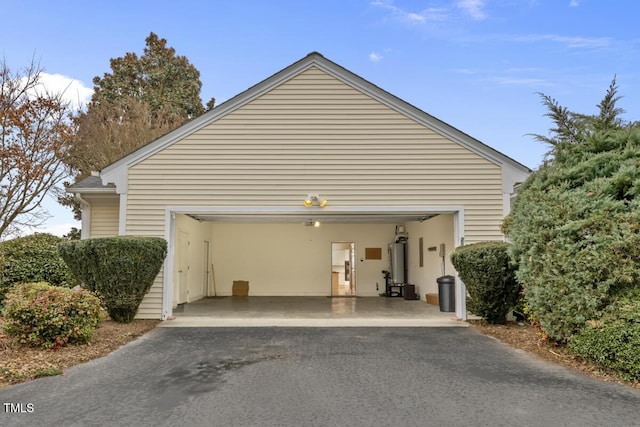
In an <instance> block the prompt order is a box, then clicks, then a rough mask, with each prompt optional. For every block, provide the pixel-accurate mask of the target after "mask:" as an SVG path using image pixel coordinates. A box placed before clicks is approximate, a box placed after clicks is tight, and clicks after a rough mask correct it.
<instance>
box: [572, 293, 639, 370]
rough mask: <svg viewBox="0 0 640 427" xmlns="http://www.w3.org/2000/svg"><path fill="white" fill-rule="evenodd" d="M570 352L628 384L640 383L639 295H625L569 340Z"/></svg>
mask: <svg viewBox="0 0 640 427" xmlns="http://www.w3.org/2000/svg"><path fill="white" fill-rule="evenodd" d="M567 347H568V349H569V350H570V351H572V352H573V353H575V354H577V355H579V356H581V357H583V358H585V359H587V360H590V361H591V362H594V363H596V364H598V365H600V366H603V367H605V368H609V369H613V370H615V371H616V372H617V373H618V374H619V375H620V376H621V377H622V378H624V379H626V380H629V381H639V380H640V351H638V349H640V292H638V290H634V291H630V292H627V293H626V294H625V295H622V296H621V297H619V298H618V299H617V300H616V301H615V302H614V303H613V304H611V305H610V306H608V307H607V308H606V309H605V310H604V313H603V315H602V317H600V318H598V319H597V320H591V321H589V322H588V323H587V326H586V327H585V328H584V329H582V330H581V331H580V332H578V333H577V334H576V335H574V336H573V337H571V339H570V340H569V342H568V344H567Z"/></svg>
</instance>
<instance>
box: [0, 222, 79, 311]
mask: <svg viewBox="0 0 640 427" xmlns="http://www.w3.org/2000/svg"><path fill="white" fill-rule="evenodd" d="M63 241H65V240H64V239H62V238H60V237H56V236H53V235H51V234H46V233H36V234H33V235H31V236H26V237H19V238H17V239H13V240H8V241H6V242H0V305H2V302H3V301H4V297H5V294H6V292H7V291H8V290H9V289H10V288H11V287H12V286H13V285H16V284H19V283H29V282H48V283H50V284H52V285H55V286H65V287H73V286H75V285H76V282H75V280H74V279H73V276H72V275H71V271H70V270H69V267H67V265H66V264H65V263H64V261H63V260H62V258H60V255H59V254H58V244H59V243H60V242H63Z"/></svg>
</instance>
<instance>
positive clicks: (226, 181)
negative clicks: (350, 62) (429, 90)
mask: <svg viewBox="0 0 640 427" xmlns="http://www.w3.org/2000/svg"><path fill="white" fill-rule="evenodd" d="M309 192H314V193H319V194H321V195H322V196H323V197H326V198H327V199H329V202H330V203H331V205H332V206H333V205H335V206H339V205H344V206H346V205H349V206H452V205H453V206H460V205H462V206H464V208H465V218H464V219H465V229H464V237H465V242H467V243H471V242H475V241H481V240H496V239H501V238H502V236H501V233H500V222H501V220H502V213H503V210H502V178H501V169H500V167H499V166H498V165H496V164H494V163H491V162H490V161H488V160H486V159H484V158H482V157H480V156H479V155H477V154H475V153H473V152H471V151H469V150H468V149H466V148H464V147H462V146H461V145H459V144H457V143H455V142H452V141H450V140H448V139H447V138H445V137H444V136H442V135H440V134H438V133H436V132H434V131H432V130H430V129H428V128H426V127H424V126H423V125H422V124H420V123H417V122H416V121H414V120H412V119H410V118H407V117H406V116H404V115H403V114H401V113H399V112H397V111H395V110H393V109H391V108H389V107H388V106H386V105H384V104H383V103H381V102H379V101H377V100H375V99H373V98H371V97H369V96H368V95H366V94H363V93H361V92H360V91H358V90H356V89H354V88H352V87H351V86H349V85H347V84H345V83H344V82H342V81H340V80H338V79H337V78H335V77H333V76H331V75H329V74H327V73H325V72H324V71H321V70H320V69H318V68H315V67H312V68H310V69H308V70H306V71H304V72H302V73H301V74H299V75H297V76H295V77H294V78H292V79H290V80H288V81H286V82H285V83H283V84H281V85H279V86H278V87H276V88H274V89H272V90H271V91H269V92H267V93H266V94H263V95H262V96H260V97H258V98H256V99H254V100H252V101H251V102H249V103H247V104H245V105H244V106H241V107H240V108H238V109H236V110H235V111H233V112H231V113H229V114H227V115H226V116H224V117H222V118H220V119H219V120H217V121H215V122H214V123H211V124H210V125H208V126H206V127H204V128H202V129H200V130H199V131H197V132H195V133H193V134H191V135H190V136H187V137H186V138H184V139H182V140H181V141H178V142H176V143H175V144H173V145H172V146H170V147H167V148H165V149H164V150H162V151H160V152H158V153H156V154H154V155H153V156H151V157H149V158H147V159H145V160H144V161H142V162H140V163H139V164H137V165H135V166H133V167H132V168H131V169H130V170H129V185H128V205H127V234H134V235H153V236H164V221H165V217H164V214H165V206H167V205H174V206H177V205H180V206H251V205H254V206H255V205H269V206H299V205H300V204H301V202H302V199H303V198H304V196H305V195H306V194H308V193H309ZM161 296H162V286H161V276H160V278H159V281H158V282H157V283H156V284H155V285H154V287H153V289H152V292H151V294H150V295H149V297H148V298H147V299H148V300H149V302H151V301H153V304H145V307H146V308H145V310H146V309H147V308H148V309H149V310H151V311H155V313H156V315H157V313H159V312H160V307H161Z"/></svg>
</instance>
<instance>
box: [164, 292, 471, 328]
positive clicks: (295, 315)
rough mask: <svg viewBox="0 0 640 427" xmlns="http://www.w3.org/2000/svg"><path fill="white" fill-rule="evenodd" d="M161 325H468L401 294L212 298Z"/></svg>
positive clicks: (186, 306)
mask: <svg viewBox="0 0 640 427" xmlns="http://www.w3.org/2000/svg"><path fill="white" fill-rule="evenodd" d="M160 326H161V327H188V326H216V327H258V326H294V327H295V326H299V327H344V326H375V327H403V326H405V327H425V326H437V327H443V326H467V323H466V322H463V321H460V320H458V319H456V317H455V313H449V312H446V313H443V312H440V309H439V307H438V306H436V305H431V304H427V303H426V302H425V301H407V300H404V299H402V298H384V297H362V298H360V297H358V298H344V297H343V298H330V297H304V296H300V297H255V296H254V297H231V296H229V297H213V298H204V299H201V300H199V301H195V302H192V303H188V304H183V305H180V306H178V308H177V309H175V310H174V313H173V318H172V319H171V320H167V321H165V322H162V323H161V324H160Z"/></svg>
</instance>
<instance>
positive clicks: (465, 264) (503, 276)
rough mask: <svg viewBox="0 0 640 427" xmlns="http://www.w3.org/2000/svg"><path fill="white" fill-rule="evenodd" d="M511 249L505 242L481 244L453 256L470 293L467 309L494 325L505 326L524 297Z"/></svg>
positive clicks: (457, 252) (459, 251) (452, 258)
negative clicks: (507, 318) (509, 252)
mask: <svg viewBox="0 0 640 427" xmlns="http://www.w3.org/2000/svg"><path fill="white" fill-rule="evenodd" d="M508 247H509V245H508V244H507V243H504V242H481V243H474V244H471V245H465V246H460V247H458V248H456V249H455V250H454V251H453V252H452V253H451V263H452V264H453V266H454V267H455V269H456V271H457V272H458V274H459V275H460V279H462V281H463V282H464V284H465V285H466V287H467V291H468V292H469V297H468V298H467V309H468V310H470V311H471V312H472V313H474V314H476V315H478V316H481V317H482V318H483V319H486V320H487V321H488V322H490V323H505V321H506V316H507V314H508V313H509V312H511V310H513V308H514V307H515V305H516V304H517V302H518V299H519V297H520V290H521V289H520V285H519V284H518V282H517V281H516V277H515V270H516V268H515V266H514V265H513V264H512V263H511V260H510V258H509V254H508V252H507V250H508Z"/></svg>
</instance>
